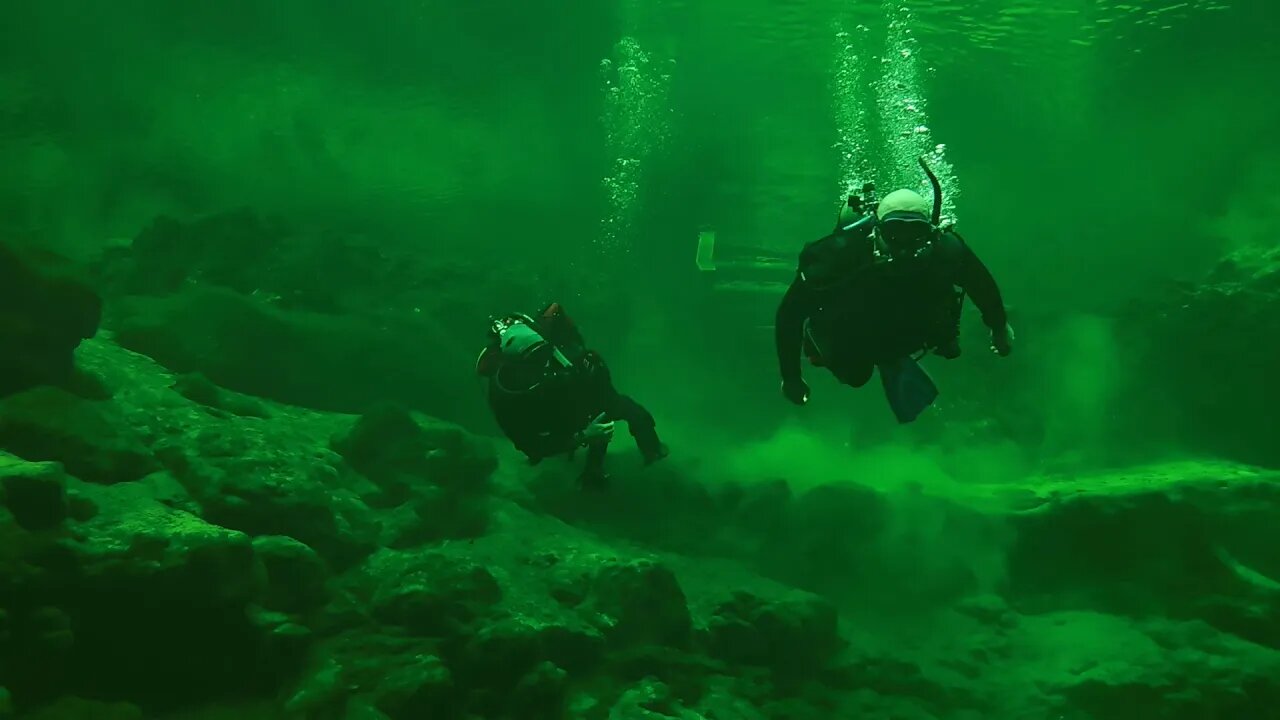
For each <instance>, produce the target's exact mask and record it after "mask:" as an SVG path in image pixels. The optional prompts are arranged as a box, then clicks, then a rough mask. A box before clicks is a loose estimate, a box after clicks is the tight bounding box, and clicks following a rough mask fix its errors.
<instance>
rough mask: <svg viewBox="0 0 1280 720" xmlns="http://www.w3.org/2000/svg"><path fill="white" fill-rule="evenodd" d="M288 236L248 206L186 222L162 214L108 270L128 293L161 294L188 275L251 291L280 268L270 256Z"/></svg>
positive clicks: (111, 279)
mask: <svg viewBox="0 0 1280 720" xmlns="http://www.w3.org/2000/svg"><path fill="white" fill-rule="evenodd" d="M288 240H289V234H288V231H287V230H286V229H285V228H283V227H281V226H280V225H279V224H278V223H273V222H270V221H268V220H266V219H265V218H263V217H261V216H260V215H258V214H257V213H254V212H253V211H251V210H249V209H247V208H237V209H235V210H230V211H228V212H222V213H216V214H213V215H208V216H205V217H201V218H197V219H195V220H193V221H190V222H182V221H180V220H178V219H176V218H173V217H169V216H164V215H161V216H159V217H156V218H155V219H154V220H152V221H151V223H150V224H149V225H147V227H145V228H143V230H142V231H141V232H140V233H138V235H137V236H136V237H134V239H133V242H132V243H131V244H130V245H129V247H128V248H127V251H126V252H121V253H118V257H116V258H113V260H115V261H116V262H115V263H114V265H113V266H112V267H109V268H107V270H108V273H107V275H108V279H109V284H110V285H111V286H112V287H113V288H114V289H115V290H117V291H119V292H123V293H126V294H139V295H163V294H167V293H171V292H174V291H175V290H177V289H179V288H180V287H182V285H183V284H184V283H186V282H188V281H191V280H195V281H203V282H212V283H214V284H218V285H223V286H226V287H230V288H233V289H236V290H239V291H241V292H246V293H249V292H253V291H254V290H256V289H257V288H258V287H261V285H260V284H258V283H259V282H260V281H261V280H262V279H264V278H266V277H269V276H270V274H271V273H272V272H278V269H279V268H278V264H277V263H273V262H270V261H271V258H272V256H273V255H275V254H278V253H279V251H280V246H281V245H282V244H284V243H286V242H288Z"/></svg>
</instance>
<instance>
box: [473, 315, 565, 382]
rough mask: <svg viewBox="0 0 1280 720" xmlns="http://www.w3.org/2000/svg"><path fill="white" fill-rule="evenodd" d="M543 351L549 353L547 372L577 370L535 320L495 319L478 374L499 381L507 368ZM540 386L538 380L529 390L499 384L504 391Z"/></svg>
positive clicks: (521, 317) (477, 364) (477, 361)
mask: <svg viewBox="0 0 1280 720" xmlns="http://www.w3.org/2000/svg"><path fill="white" fill-rule="evenodd" d="M543 348H548V349H549V350H550V362H549V363H548V365H547V369H548V370H550V371H552V372H553V373H554V372H557V371H561V370H573V369H574V364H573V362H571V361H570V360H569V358H567V357H565V355H564V353H563V352H562V351H561V350H560V348H559V347H557V346H556V345H555V343H552V342H551V341H550V340H548V339H547V338H546V337H544V335H543V333H542V331H541V329H539V327H538V324H537V323H536V322H535V321H534V320H533V318H531V317H529V316H528V315H524V314H522V313H512V314H510V315H504V316H502V317H498V318H494V319H492V320H491V321H490V322H489V344H488V345H486V346H485V348H484V349H483V350H481V351H480V356H479V357H478V358H476V374H477V375H480V376H482V377H488V378H491V379H494V380H495V381H498V380H499V374H500V373H501V371H502V369H503V368H504V367H506V366H508V365H512V364H519V363H522V362H524V361H526V360H528V359H529V358H530V357H531V356H534V355H535V354H538V353H539V352H540V351H541V350H542V349H543ZM522 384H523V383H522ZM540 384H541V381H538V382H535V383H534V384H532V385H530V386H529V387H523V388H508V387H504V386H503V384H502V383H501V382H497V385H498V386H499V387H500V388H501V389H503V390H504V391H508V392H528V391H530V390H533V389H534V388H536V387H537V386H538V385H540Z"/></svg>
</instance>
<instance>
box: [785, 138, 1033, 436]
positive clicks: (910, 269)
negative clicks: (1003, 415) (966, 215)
mask: <svg viewBox="0 0 1280 720" xmlns="http://www.w3.org/2000/svg"><path fill="white" fill-rule="evenodd" d="M919 162H920V166H921V167H922V168H923V169H924V171H925V173H926V174H927V175H928V177H929V181H930V183H931V184H932V185H933V206H932V208H930V206H929V203H928V202H926V201H925V199H924V198H923V197H922V196H921V195H920V194H919V193H916V192H914V191H912V190H906V189H903V190H895V191H894V192H891V193H889V194H888V195H886V196H885V197H884V198H883V199H882V200H880V201H879V203H878V204H877V203H876V201H875V185H874V184H872V183H867V184H866V185H865V186H864V187H863V189H862V191H863V192H862V197H859V196H857V195H854V196H850V197H849V201H848V203H847V204H846V206H845V207H842V208H841V210H840V213H839V216H838V218H837V222H836V228H835V230H834V231H833V232H832V233H831V234H830V235H827V236H826V237H823V238H820V239H818V240H815V241H813V242H811V243H809V244H807V245H806V246H805V247H804V250H803V251H802V252H801V253H800V262H799V268H798V269H797V271H796V275H795V279H794V280H793V281H792V283H791V286H790V287H789V288H788V289H787V292H786V295H785V296H784V297H783V299H782V301H781V303H780V304H779V306H778V311H777V324H776V326H775V328H776V329H775V333H776V334H775V343H776V346H777V353H778V366H779V369H780V370H781V373H782V393H783V395H784V396H785V397H786V398H787V399H788V400H790V401H791V402H793V403H795V404H797V405H804V404H805V403H807V402H808V401H809V386H808V385H807V384H806V383H805V381H804V378H803V376H802V373H801V363H800V355H801V350H802V348H803V351H804V354H806V355H807V356H808V357H809V360H810V362H811V363H812V364H813V365H814V366H817V367H825V368H827V369H828V370H829V371H830V372H831V373H832V374H833V375H834V376H835V377H836V379H837V380H839V381H840V382H841V383H843V384H845V385H849V386H851V387H855V388H856V387H862V386H863V385H865V384H866V383H867V381H869V380H870V379H871V375H872V373H873V372H874V371H875V369H876V368H877V367H878V368H879V369H880V379H881V382H882V384H883V386H884V391H885V396H886V398H887V399H888V401H889V406H890V408H891V409H892V410H893V413H894V415H895V416H896V417H897V419H898V422H900V423H909V422H912V421H914V420H915V419H916V418H917V417H918V416H919V415H920V413H922V412H923V411H924V410H925V408H927V407H929V406H930V405H931V404H932V403H933V401H934V400H935V399H936V398H937V396H938V389H937V386H935V385H934V383H933V380H932V379H931V378H930V377H929V375H928V373H926V372H925V371H924V369H923V368H921V367H920V365H919V363H918V360H919V359H920V358H921V357H923V356H924V355H925V354H927V353H930V352H932V353H934V354H937V355H940V356H942V357H944V358H947V359H955V358H957V357H959V356H960V339H959V332H960V311H961V308H962V307H963V305H964V299H965V296H966V295H967V296H968V297H970V298H972V299H973V302H974V304H975V305H976V306H977V307H978V309H979V311H980V312H981V313H982V321H983V323H984V324H985V325H986V326H987V327H988V328H989V329H990V331H991V348H992V351H994V352H995V353H996V354H998V355H1000V356H1002V357H1003V356H1007V355H1008V354H1009V353H1010V352H1011V351H1012V350H1013V339H1014V335H1013V328H1012V327H1010V325H1009V322H1008V318H1007V316H1006V312H1005V307H1004V302H1003V300H1002V299H1001V296H1000V290H999V288H998V287H997V285H996V281H995V279H994V278H993V277H992V276H991V273H990V271H988V270H987V267H986V266H985V265H984V264H983V263H982V261H981V260H979V259H978V256H977V255H975V254H974V252H973V250H971V249H970V248H969V246H968V245H967V244H966V243H965V241H964V239H963V238H961V237H960V235H959V234H958V233H956V232H955V230H954V229H952V228H951V227H949V226H948V227H941V226H940V224H939V223H940V220H941V214H942V188H941V185H940V183H939V182H938V178H937V177H936V176H935V175H934V174H933V172H932V171H931V170H930V169H929V166H928V165H927V164H926V163H925V161H924V159H923V158H921V159H920V161H919Z"/></svg>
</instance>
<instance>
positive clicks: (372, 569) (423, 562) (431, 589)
mask: <svg viewBox="0 0 1280 720" xmlns="http://www.w3.org/2000/svg"><path fill="white" fill-rule="evenodd" d="M364 572H365V574H366V576H367V578H368V581H369V583H370V589H371V590H372V593H371V594H372V598H371V599H372V604H371V610H372V612H373V614H374V616H375V617H376V618H378V619H379V620H381V621H383V622H387V623H391V624H394V625H399V626H402V627H404V628H405V629H406V630H408V631H410V632H413V633H416V634H419V635H425V636H430V637H450V636H455V635H458V634H460V633H462V632H463V631H464V630H465V629H466V628H467V627H468V626H469V625H470V624H471V623H472V622H474V621H475V620H477V619H478V618H480V617H482V616H484V615H485V614H487V613H488V612H489V609H490V608H491V607H492V606H493V605H494V604H496V603H497V602H498V601H499V600H501V599H502V590H501V588H499V587H498V583H497V581H496V580H494V578H493V576H492V575H490V574H489V571H488V570H485V569H484V568H483V567H481V566H479V565H475V564H471V563H468V562H466V561H462V560H457V559H454V558H451V557H448V556H446V555H444V554H441V553H437V552H425V551H421V552H413V551H395V550H381V551H379V552H377V553H375V554H374V555H373V556H372V557H370V558H369V560H368V561H367V562H366V565H365V568H364Z"/></svg>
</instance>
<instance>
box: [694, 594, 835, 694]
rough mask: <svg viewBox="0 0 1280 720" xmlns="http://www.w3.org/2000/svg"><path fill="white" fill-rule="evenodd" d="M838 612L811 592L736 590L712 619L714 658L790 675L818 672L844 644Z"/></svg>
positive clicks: (710, 631) (800, 676) (794, 676)
mask: <svg viewBox="0 0 1280 720" xmlns="http://www.w3.org/2000/svg"><path fill="white" fill-rule="evenodd" d="M837 624H838V622H837V617H836V610H835V608H834V607H833V606H832V605H831V603H829V602H827V601H826V600H824V599H823V598H820V597H818V596H816V595H810V594H808V593H799V592H797V593H795V594H792V595H789V596H786V597H781V598H775V599H772V600H765V599H762V598H759V597H756V596H754V595H752V594H750V593H747V592H737V593H734V596H733V599H732V600H730V601H728V602H726V603H724V604H722V605H721V606H720V607H719V608H718V609H717V610H716V612H715V615H714V616H713V617H712V618H711V620H710V622H709V623H708V627H707V630H708V635H709V636H708V649H709V652H710V653H711V655H712V656H713V657H716V658H719V659H721V660H724V661H726V662H729V663H732V664H735V665H755V666H760V667H767V668H769V669H771V670H772V671H773V672H774V673H775V675H780V676H786V677H787V678H788V679H795V678H807V677H811V676H813V675H815V674H817V672H818V671H820V670H821V669H822V668H823V667H824V666H825V665H826V664H827V663H828V662H829V661H830V660H831V658H832V656H833V655H834V654H835V653H836V651H838V650H839V649H840V647H841V640H840V635H839V632H838V628H837Z"/></svg>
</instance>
